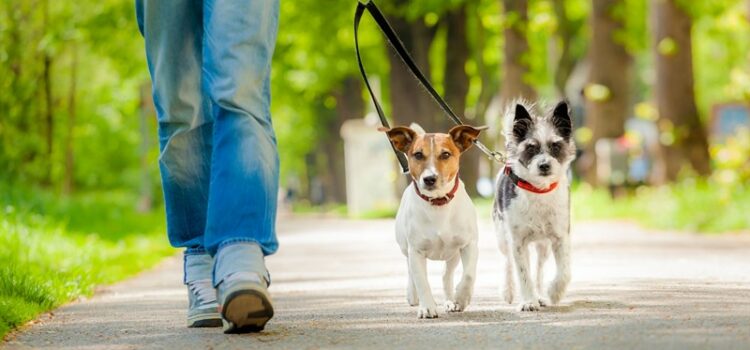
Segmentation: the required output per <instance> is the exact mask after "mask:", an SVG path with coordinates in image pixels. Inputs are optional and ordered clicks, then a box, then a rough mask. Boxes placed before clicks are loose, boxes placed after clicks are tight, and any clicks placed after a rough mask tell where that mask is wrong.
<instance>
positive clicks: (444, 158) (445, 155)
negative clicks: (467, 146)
mask: <svg viewBox="0 0 750 350" xmlns="http://www.w3.org/2000/svg"><path fill="white" fill-rule="evenodd" d="M450 157H451V153H450V152H443V153H440V159H442V160H446V159H448V158H450Z"/></svg>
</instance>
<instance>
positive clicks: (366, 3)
mask: <svg viewBox="0 0 750 350" xmlns="http://www.w3.org/2000/svg"><path fill="white" fill-rule="evenodd" d="M365 10H367V11H368V12H370V15H371V16H372V19H373V20H375V23H377V25H378V27H380V30H381V31H382V32H383V34H385V37H386V39H388V43H390V44H391V46H392V47H393V48H394V49H395V50H396V53H397V54H398V56H399V57H400V58H401V60H402V61H404V63H405V64H406V66H407V67H409V71H410V72H411V73H412V74H413V75H414V77H415V78H417V80H419V82H420V83H422V86H424V88H425V89H427V92H429V93H430V96H432V98H433V99H435V102H437V103H438V105H440V108H441V109H442V110H443V112H445V114H447V115H448V117H449V118H450V119H451V121H453V123H455V124H456V125H463V122H462V121H461V118H459V117H458V116H457V115H456V113H454V112H453V110H452V109H451V107H450V106H448V103H446V102H445V100H443V98H442V97H440V94H438V93H437V91H435V89H434V88H433V87H432V84H430V81H429V80H427V78H426V77H425V76H424V74H423V73H422V71H421V70H419V67H417V64H416V63H414V59H412V58H411V56H410V55H409V52H408V51H406V48H404V44H403V43H401V40H400V39H399V38H398V35H396V32H394V31H393V28H391V25H390V24H388V21H387V20H386V19H385V16H383V14H382V13H381V12H380V9H378V7H377V6H376V5H375V3H374V2H373V1H372V0H359V2H358V4H357V10H356V11H355V12H354V46H355V49H356V51H357V62H358V63H359V71H360V72H361V73H362V79H364V81H365V85H366V86H367V91H369V92H370V97H371V98H372V103H373V104H375V110H376V111H377V112H378V117H380V123H381V124H383V126H384V127H386V128H390V126H389V125H388V119H387V118H386V117H385V113H384V112H383V108H382V107H380V102H378V99H377V98H376V97H375V93H373V91H372V87H370V82H369V81H368V80H367V73H366V72H365V67H364V66H363V65H362V57H360V54H359V38H358V36H359V35H358V29H359V22H360V20H361V19H362V14H363V13H364V12H365ZM474 145H476V146H477V148H479V150H480V151H482V152H483V153H484V154H486V155H487V157H489V158H490V159H491V160H494V161H496V162H498V163H504V162H505V157H504V156H503V154H502V153H500V152H496V151H492V150H490V149H489V148H487V146H485V145H484V144H482V143H481V142H479V140H474ZM393 152H395V153H396V157H397V158H398V162H399V164H400V165H401V170H403V172H404V174H406V173H408V172H409V163H408V162H407V160H406V157H405V156H404V154H403V153H401V152H398V151H397V150H396V149H395V148H394V149H393Z"/></svg>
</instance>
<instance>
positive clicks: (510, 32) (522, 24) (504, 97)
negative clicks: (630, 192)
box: [500, 0, 536, 104]
mask: <svg viewBox="0 0 750 350" xmlns="http://www.w3.org/2000/svg"><path fill="white" fill-rule="evenodd" d="M502 4H503V12H504V15H505V20H506V24H505V30H504V32H503V33H504V35H505V45H504V46H503V53H504V61H503V79H502V89H501V92H500V99H501V101H502V103H503V104H505V103H508V102H510V101H512V100H513V99H515V98H519V97H520V98H525V99H529V100H534V99H536V91H534V88H533V87H532V86H531V85H529V84H528V83H527V82H526V79H525V76H526V75H527V74H528V72H529V66H528V63H527V62H526V59H527V58H526V57H524V56H525V55H526V54H527V53H528V51H529V43H528V40H527V39H526V25H527V23H528V21H529V16H528V13H527V11H528V1H527V0H502Z"/></svg>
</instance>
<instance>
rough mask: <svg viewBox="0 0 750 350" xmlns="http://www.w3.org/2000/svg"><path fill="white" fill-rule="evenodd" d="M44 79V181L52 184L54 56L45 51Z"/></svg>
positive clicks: (46, 8)
mask: <svg viewBox="0 0 750 350" xmlns="http://www.w3.org/2000/svg"><path fill="white" fill-rule="evenodd" d="M42 12H43V15H42V27H43V29H42V32H43V33H46V32H47V31H48V30H49V0H45V1H44V2H43V4H42ZM42 64H43V65H42V81H43V83H44V106H45V110H44V122H45V128H44V133H45V135H44V136H45V140H46V143H47V169H46V172H45V174H44V179H43V182H44V183H46V184H50V183H51V182H52V151H53V135H54V131H55V124H54V119H53V117H52V115H53V114H54V111H53V108H54V107H53V106H52V100H53V98H52V77H51V70H52V57H51V56H50V55H49V53H47V52H46V51H45V53H44V55H43V62H42Z"/></svg>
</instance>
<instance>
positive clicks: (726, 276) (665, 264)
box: [5, 218, 750, 349]
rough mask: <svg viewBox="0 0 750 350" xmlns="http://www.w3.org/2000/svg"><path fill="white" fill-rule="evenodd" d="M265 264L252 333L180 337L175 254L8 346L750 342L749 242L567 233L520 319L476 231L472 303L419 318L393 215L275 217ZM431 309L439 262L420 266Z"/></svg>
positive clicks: (619, 231) (490, 241)
mask: <svg viewBox="0 0 750 350" xmlns="http://www.w3.org/2000/svg"><path fill="white" fill-rule="evenodd" d="M281 221H282V222H281V224H280V230H279V231H280V233H279V235H280V236H279V238H280V241H281V247H282V249H281V250H280V251H279V253H278V254H276V255H274V256H273V257H271V258H269V259H268V264H269V266H270V268H271V271H272V274H273V283H274V284H273V285H272V286H271V292H272V293H273V296H274V300H275V305H276V315H277V316H276V318H274V319H273V320H272V321H271V322H270V323H269V325H268V326H267V328H266V331H265V332H264V333H261V334H256V335H232V336H226V335H223V334H221V332H220V330H218V329H197V330H196V329H187V328H185V326H184V322H185V307H186V300H185V298H186V295H185V288H184V287H183V286H182V285H181V283H180V282H181V280H180V279H181V272H180V268H181V264H180V259H179V257H175V258H170V259H168V260H167V261H165V262H164V263H163V264H162V265H161V266H160V267H158V268H157V269H155V270H153V271H150V272H147V273H144V274H142V275H140V276H138V277H136V278H134V279H132V280H128V281H125V282H122V283H119V284H116V285H114V286H110V287H106V288H103V289H102V290H101V291H100V292H99V293H98V294H97V295H96V296H95V297H93V298H92V299H90V300H85V301H79V302H75V303H72V304H70V305H67V306H65V307H63V308H60V309H58V310H56V311H55V312H54V315H52V316H50V315H46V316H44V317H42V318H41V320H40V321H38V322H36V323H35V324H33V325H31V326H27V327H26V328H25V329H24V330H23V331H21V332H19V333H16V334H13V335H11V337H10V341H9V342H7V343H6V344H5V346H6V347H7V348H9V349H25V348H55V349H133V348H179V349H191V348H218V349H234V348H237V349H239V348H255V347H261V348H266V347H268V348H284V349H305V348H310V349H316V348H355V347H356V348H377V349H390V348H429V349H443V348H463V349H474V348H495V349H496V348H534V349H537V348H564V349H571V348H599V349H601V348H607V349H609V348H639V349H640V348H657V349H688V348H727V349H732V348H733V349H749V348H750V236H748V235H739V236H737V235H735V236H726V235H725V236H721V237H705V236H696V235H689V234H668V233H648V232H644V231H642V230H640V229H638V228H636V227H635V226H632V225H630V224H623V223H585V224H584V223H581V224H577V225H574V238H573V242H574V244H573V281H572V284H571V288H570V291H569V293H568V294H567V296H566V297H565V298H564V300H563V303H562V304H561V305H560V306H557V307H551V308H547V309H545V310H544V311H542V312H538V313H523V314H521V313H518V312H516V311H515V310H514V308H513V307H511V306H509V305H506V304H503V303H502V302H501V301H500V298H499V296H498V288H499V280H500V276H501V275H500V269H499V266H498V262H499V261H500V253H499V252H498V251H497V250H496V249H495V246H496V245H495V237H494V236H493V234H492V231H491V227H490V223H489V222H483V223H482V225H481V233H480V236H481V239H480V247H481V249H480V250H481V251H480V258H479V274H478V277H479V278H478V284H477V288H476V292H475V294H474V302H473V304H472V305H471V306H470V308H469V309H468V310H467V311H466V312H463V313H458V314H445V313H441V315H440V318H438V319H435V320H418V319H417V318H416V310H415V309H414V308H411V307H409V306H408V305H407V304H406V300H405V291H404V288H405V285H406V265H405V259H404V258H403V257H402V256H401V255H400V252H399V250H398V249H397V247H396V243H395V241H394V238H393V223H392V221H387V220H383V221H342V220H332V219H290V218H286V219H282V220H281ZM428 269H429V271H430V272H431V276H430V278H431V284H432V287H433V290H434V291H435V295H436V298H438V301H440V300H441V299H442V298H441V294H442V293H441V292H440V290H441V289H440V284H439V279H440V275H439V274H440V270H441V268H440V265H438V264H430V265H429V266H428Z"/></svg>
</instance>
